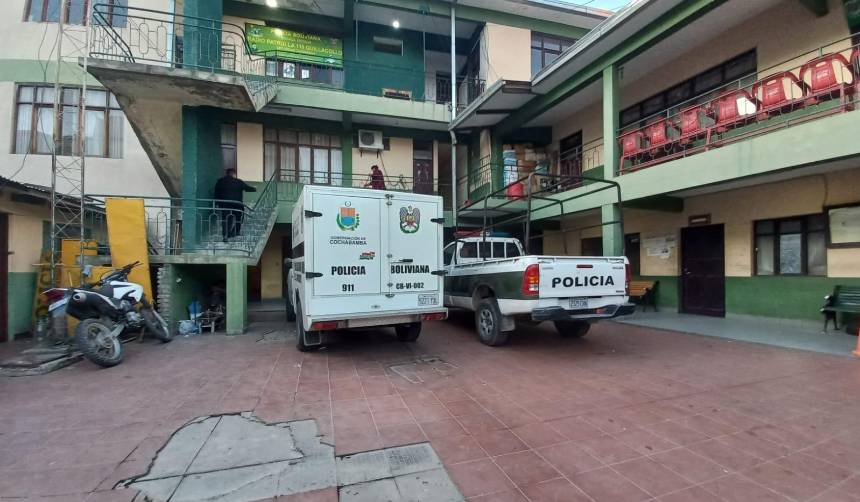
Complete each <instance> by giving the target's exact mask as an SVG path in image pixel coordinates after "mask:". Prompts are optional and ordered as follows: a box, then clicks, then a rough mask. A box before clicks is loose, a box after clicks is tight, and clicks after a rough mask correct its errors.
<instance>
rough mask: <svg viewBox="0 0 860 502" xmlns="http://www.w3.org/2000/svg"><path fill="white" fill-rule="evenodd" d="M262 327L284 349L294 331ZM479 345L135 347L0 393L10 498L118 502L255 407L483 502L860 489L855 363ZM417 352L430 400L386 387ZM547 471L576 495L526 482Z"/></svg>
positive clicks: (395, 385)
mask: <svg viewBox="0 0 860 502" xmlns="http://www.w3.org/2000/svg"><path fill="white" fill-rule="evenodd" d="M255 326H262V327H260V328H254V329H259V330H262V329H266V330H270V331H272V332H274V333H277V332H278V330H279V329H281V327H282V326H283V321H282V320H279V321H278V322H277V323H275V322H273V323H271V324H270V325H268V326H269V327H266V326H267V325H265V324H261V325H255ZM472 330H473V328H472V321H471V318H470V316H460V318H458V314H457V313H454V314H453V315H452V320H451V321H449V322H444V323H428V325H427V326H426V327H425V330H424V333H423V334H422V337H421V339H420V340H419V341H418V342H416V343H414V344H402V343H399V342H397V341H396V340H395V339H394V338H393V337H392V336H391V333H390V330H379V333H376V332H374V331H373V330H367V331H365V332H363V333H362V334H361V336H355V337H353V336H342V335H336V336H335V337H334V341H333V342H332V344H331V345H329V346H328V347H327V348H326V350H323V351H319V352H315V353H307V354H305V353H299V352H297V351H296V350H295V348H294V346H293V344H292V340H291V339H289V338H285V340H286V343H284V341H282V340H278V341H271V342H269V341H263V342H258V340H259V338H260V337H259V336H255V333H256V332H255V333H252V334H251V335H249V336H247V337H233V338H230V339H229V340H228V339H225V338H224V337H221V336H218V335H215V336H210V335H207V336H199V337H189V338H178V339H177V340H175V341H174V342H173V343H171V344H169V345H164V346H162V345H159V344H150V343H149V342H147V343H143V344H130V345H129V346H128V347H127V349H128V357H127V358H126V361H125V362H123V364H122V365H120V366H118V367H116V368H113V369H111V370H110V371H99V370H97V369H96V368H95V367H93V366H92V365H90V364H89V363H86V362H82V363H80V364H77V365H74V366H72V367H70V368H67V369H64V370H63V371H62V372H61V374H60V373H58V374H56V375H48V376H45V377H34V378H28V379H0V395H2V396H3V407H2V409H0V496H5V497H19V498H22V499H28V500H38V496H40V495H51V494H61V493H62V494H74V495H72V496H71V498H67V497H66V496H65V495H64V496H62V497H57V498H55V499H54V500H52V502H64V501H65V500H83V499H85V498H86V497H87V496H88V495H87V492H91V491H93V490H96V492H94V493H96V494H94V495H92V496H90V499H91V500H92V501H95V502H106V501H108V500H112V497H114V496H118V497H120V498H121V499H120V500H119V501H118V502H123V500H122V497H125V496H127V495H129V494H128V493H127V492H113V491H111V490H105V488H108V487H110V486H111V485H112V484H113V483H115V482H116V480H118V479H121V478H124V477H127V476H132V475H134V474H139V472H136V471H138V470H140V469H141V468H142V467H145V464H146V463H147V462H148V460H149V458H148V457H151V455H152V454H153V453H154V452H155V450H156V449H157V448H158V446H159V444H160V443H162V442H163V441H164V439H166V438H167V437H168V436H169V435H170V434H172V433H174V432H175V430H176V428H177V427H180V426H181V425H183V424H184V423H186V422H187V421H188V420H192V419H194V418H196V417H199V416H204V415H210V414H215V413H221V412H227V411H240V410H250V409H253V410H254V413H255V414H256V415H257V416H258V417H259V418H261V419H263V420H266V421H270V422H276V421H284V420H293V419H302V418H314V419H315V420H316V421H317V424H318V427H319V429H320V431H321V433H322V434H325V435H326V437H325V440H326V441H327V442H331V443H333V444H334V445H335V451H336V453H338V454H344V453H353V452H358V451H366V450H370V449H376V448H380V447H383V446H386V445H395V444H404V443H410V442H415V441H425V440H428V441H430V443H431V445H432V446H433V448H434V449H435V450H436V452H437V454H438V455H439V457H440V458H441V459H442V461H443V462H444V464H445V466H446V468H448V469H449V471H451V472H452V473H454V472H456V473H457V474H456V475H455V474H452V478H454V479H455V480H456V482H457V483H458V484H459V485H460V486H461V487H462V486H465V487H466V488H465V489H464V492H465V493H467V494H468V496H469V497H472V498H474V497H479V498H478V500H482V501H484V502H490V501H493V502H495V501H497V500H498V501H506V500H513V501H522V500H525V497H524V496H523V493H521V492H520V489H519V488H516V487H515V486H514V485H513V484H512V483H511V482H510V480H509V477H508V475H505V474H504V472H503V471H502V470H501V469H500V468H499V465H502V466H504V467H505V469H506V470H507V471H509V474H510V476H511V477H513V478H515V479H517V481H518V482H519V483H523V484H522V486H521V489H522V492H524V493H525V494H526V495H527V496H528V497H529V499H530V500H532V501H538V500H558V501H567V500H574V501H577V500H587V498H586V495H585V494H584V493H583V492H581V491H579V488H576V487H573V486H572V485H570V481H571V480H573V482H574V483H577V480H579V482H578V483H577V484H580V485H581V487H582V488H586V489H587V491H590V493H591V494H592V495H593V496H595V497H597V498H598V499H600V498H609V499H610V500H611V499H613V496H614V499H615V500H619V499H620V500H625V501H626V500H630V499H633V500H635V499H636V498H638V497H641V496H643V492H646V491H647V492H649V495H652V496H653V495H657V494H662V495H659V496H658V497H657V498H659V499H660V500H663V501H670V502H678V501H685V502H686V501H696V500H704V501H707V502H713V501H714V500H716V495H719V496H720V497H725V498H726V499H728V500H732V497H735V499H739V500H750V499H751V498H750V497H758V496H761V498H762V499H763V500H767V499H775V500H779V499H780V498H781V497H783V495H780V494H779V493H777V492H780V493H783V494H785V495H790V496H792V497H794V498H797V499H802V498H805V497H808V496H809V495H810V493H817V495H815V498H816V500H817V501H818V502H821V501H827V500H845V497H851V496H853V495H854V494H856V493H857V492H858V490H860V487H858V486H857V485H858V484H860V482H857V481H855V479H854V478H852V476H858V475H860V458H858V454H857V453H856V452H858V451H860V441H859V440H856V437H860V423H858V422H857V419H856V417H857V415H858V413H860V406H858V405H857V404H856V403H855V402H854V400H853V396H856V395H858V394H860V380H858V379H857V378H856V371H857V370H856V368H857V366H856V362H855V361H852V360H850V359H843V358H836V357H830V356H824V355H820V354H812V353H806V352H800V351H791V350H783V349H777V348H773V347H765V346H760V345H748V344H744V343H741V342H732V343H722V342H720V341H716V340H714V339H708V338H704V337H693V336H686V335H682V334H677V333H671V332H665V331H654V330H649V329H645V328H638V327H632V326H626V325H620V324H613V323H600V324H597V325H595V326H594V327H593V328H592V333H589V338H588V339H587V340H585V341H583V342H577V343H567V342H568V341H564V340H560V339H559V338H558V336H557V334H556V333H555V332H554V331H553V329H552V327H551V326H545V327H544V326H540V327H537V328H530V329H528V330H524V331H523V333H517V334H516V335H515V336H514V337H513V338H512V341H511V345H510V346H508V347H503V348H491V347H487V346H484V345H482V344H480V343H479V342H478V341H477V340H476V339H475V336H474V333H473V332H472ZM267 338H269V337H267ZM3 350H5V348H4V346H2V345H0V353H2V352H3ZM416 353H420V354H431V355H433V356H436V357H439V358H441V359H443V360H445V361H447V362H450V363H451V364H453V365H455V366H456V368H455V369H453V370H452V371H451V372H450V373H449V374H448V375H447V376H442V375H434V376H432V377H429V376H428V378H427V379H426V381H425V382H423V383H418V384H414V383H410V382H408V381H406V380H405V379H403V378H401V377H400V376H398V375H396V374H394V373H392V372H391V371H389V370H388V368H389V366H390V365H391V364H394V363H401V362H402V361H406V360H410V359H412V358H414V357H415V354H416ZM141 381H146V382H147V385H145V386H141V385H140V384H139V383H140V382H141ZM96 388H97V389H100V391H99V392H92V390H93V389H96ZM56 409H62V411H63V412H62V413H61V414H59V415H58V414H57V413H56V411H55V410H56ZM449 410H450V411H449ZM452 412H453V414H452ZM455 414H456V415H458V416H457V417H456V418H455V417H454V415H455ZM476 437H477V438H478V439H480V441H481V442H482V443H483V444H484V445H485V447H486V448H487V449H488V450H490V451H491V453H492V454H493V455H497V456H495V457H492V458H490V457H488V454H487V451H485V449H484V447H482V446H481V445H480V444H479V442H478V440H477V439H476ZM712 437H716V439H710V438H712ZM674 444H679V445H684V446H682V447H674ZM663 448H670V449H667V450H664V451H659V452H658V450H662V449H663ZM512 450H513V451H512ZM694 451H695V452H698V453H694ZM130 452H131V453H130ZM506 452H510V453H506ZM129 453H130V455H129ZM121 457H125V460H126V461H125V462H122V460H123V458H121ZM706 457H709V458H710V459H712V460H709V459H708V458H706ZM518 459H519V460H521V461H522V462H526V460H525V459H528V462H529V464H528V465H526V466H525V467H517V465H518V462H515V460H518ZM535 459H537V460H535ZM77 461H79V462H80V463H81V464H82V465H83V466H84V467H81V466H79V465H76V464H75V462H77ZM102 461H105V462H104V464H101V463H99V462H102ZM46 462H54V463H55V464H54V465H55V466H60V465H64V466H66V467H63V468H58V469H52V470H51V471H45V470H42V469H43V468H44V466H45V465H46ZM94 462H96V463H95V464H93V463H94ZM121 462H122V463H121ZM495 462H499V464H498V465H497V464H496V463H495ZM604 462H608V463H610V464H611V465H610V466H609V467H610V468H607V467H606V466H605V465H604ZM766 462H768V463H766ZM509 463H510V464H509ZM87 464H92V467H94V469H93V470H90V467H87ZM720 464H722V465H720ZM531 465H534V466H535V467H530V466H531ZM550 465H551V466H552V467H554V469H553V468H549V470H548V469H547V468H548V467H549V466H550ZM735 469H738V470H739V472H735ZM555 470H558V471H560V472H561V473H562V474H564V475H565V476H567V477H568V478H569V479H565V478H559V477H556V478H552V479H548V480H545V481H543V482H540V483H534V482H533V481H534V480H535V479H541V478H545V477H546V476H550V475H558V474H551V471H552V472H554V471H555ZM533 476H534V477H533ZM751 478H752V479H751ZM697 483H704V485H697ZM688 485H693V486H691V487H688ZM766 486H767V487H770V488H773V490H770V489H769V488H766ZM706 489H707V490H706ZM822 489H823V490H824V491H820V490H822ZM669 490H674V491H669ZM774 490H775V491H774ZM330 492H331V491H330ZM744 495H746V497H744ZM774 497H775V498H774ZM329 498H330V497H329ZM124 502H127V499H125V500H124Z"/></svg>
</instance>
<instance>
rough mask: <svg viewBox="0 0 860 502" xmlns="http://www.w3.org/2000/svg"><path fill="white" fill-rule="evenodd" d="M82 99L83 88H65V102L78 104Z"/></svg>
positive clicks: (66, 103)
mask: <svg viewBox="0 0 860 502" xmlns="http://www.w3.org/2000/svg"><path fill="white" fill-rule="evenodd" d="M80 101H81V90H80V89H74V88H68V87H67V88H65V89H63V104H64V105H73V106H78V105H79V104H80Z"/></svg>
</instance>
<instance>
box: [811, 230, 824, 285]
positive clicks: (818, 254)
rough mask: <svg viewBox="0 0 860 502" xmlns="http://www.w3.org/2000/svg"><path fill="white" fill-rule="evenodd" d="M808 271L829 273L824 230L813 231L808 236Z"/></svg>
mask: <svg viewBox="0 0 860 502" xmlns="http://www.w3.org/2000/svg"><path fill="white" fill-rule="evenodd" d="M806 273H807V274H809V275H827V243H826V242H825V238H824V232H812V233H811V234H809V235H807V236H806Z"/></svg>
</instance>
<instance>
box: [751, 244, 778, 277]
mask: <svg viewBox="0 0 860 502" xmlns="http://www.w3.org/2000/svg"><path fill="white" fill-rule="evenodd" d="M755 260H756V262H755V271H756V275H773V271H774V267H773V236H772V235H760V236H758V237H756V240H755Z"/></svg>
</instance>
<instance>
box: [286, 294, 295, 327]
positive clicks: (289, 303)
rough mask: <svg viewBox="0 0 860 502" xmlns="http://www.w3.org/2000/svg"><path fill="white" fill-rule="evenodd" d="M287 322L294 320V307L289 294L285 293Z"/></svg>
mask: <svg viewBox="0 0 860 502" xmlns="http://www.w3.org/2000/svg"><path fill="white" fill-rule="evenodd" d="M286 301H287V322H295V320H296V309H295V308H294V307H293V302H292V301H290V295H287V300H286Z"/></svg>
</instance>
